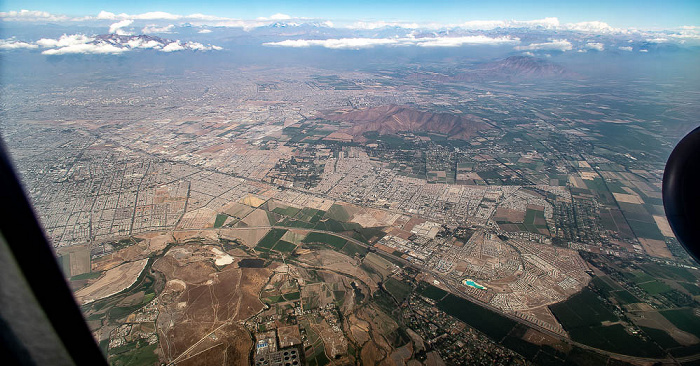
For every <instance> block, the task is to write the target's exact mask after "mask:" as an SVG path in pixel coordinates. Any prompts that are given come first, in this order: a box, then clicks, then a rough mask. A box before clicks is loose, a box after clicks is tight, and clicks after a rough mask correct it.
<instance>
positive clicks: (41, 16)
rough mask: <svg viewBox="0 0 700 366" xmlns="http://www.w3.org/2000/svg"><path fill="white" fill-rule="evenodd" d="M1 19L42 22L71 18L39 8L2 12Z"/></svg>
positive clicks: (0, 13)
mask: <svg viewBox="0 0 700 366" xmlns="http://www.w3.org/2000/svg"><path fill="white" fill-rule="evenodd" d="M0 19H2V20H3V21H15V22H40V21H49V22H56V21H64V20H69V19H70V18H69V17H67V16H65V15H54V14H51V13H48V12H45V11H39V10H20V11H7V12H0Z"/></svg>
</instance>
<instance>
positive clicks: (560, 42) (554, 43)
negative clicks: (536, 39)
mask: <svg viewBox="0 0 700 366" xmlns="http://www.w3.org/2000/svg"><path fill="white" fill-rule="evenodd" d="M515 49H516V50H518V51H562V52H565V51H570V50H572V49H573V46H572V45H571V42H569V41H568V40H566V39H556V40H555V39H551V40H549V42H546V43H531V44H529V45H527V46H516V47H515Z"/></svg>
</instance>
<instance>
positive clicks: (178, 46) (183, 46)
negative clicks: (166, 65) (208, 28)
mask: <svg viewBox="0 0 700 366" xmlns="http://www.w3.org/2000/svg"><path fill="white" fill-rule="evenodd" d="M222 49H223V48H221V47H219V46H212V45H207V46H205V45H203V44H201V43H199V42H186V43H181V42H180V41H179V40H177V41H174V42H171V43H168V44H167V45H165V47H163V48H162V49H161V50H160V51H161V52H177V51H183V50H192V51H211V50H214V51H221V50H222Z"/></svg>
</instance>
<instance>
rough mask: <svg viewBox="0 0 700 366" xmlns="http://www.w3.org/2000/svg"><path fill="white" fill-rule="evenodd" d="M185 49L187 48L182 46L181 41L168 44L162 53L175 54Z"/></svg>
mask: <svg viewBox="0 0 700 366" xmlns="http://www.w3.org/2000/svg"><path fill="white" fill-rule="evenodd" d="M184 49H185V46H183V45H182V44H180V42H179V41H175V42H173V43H169V44H167V45H166V46H165V47H163V49H162V50H161V51H163V52H175V51H182V50H184Z"/></svg>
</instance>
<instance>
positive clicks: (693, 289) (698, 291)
mask: <svg viewBox="0 0 700 366" xmlns="http://www.w3.org/2000/svg"><path fill="white" fill-rule="evenodd" d="M678 284H679V285H681V286H683V288H684V289H686V290H688V292H690V294H691V295H693V296H697V295H700V287H698V286H697V285H695V284H692V283H685V282H679V283H678Z"/></svg>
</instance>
